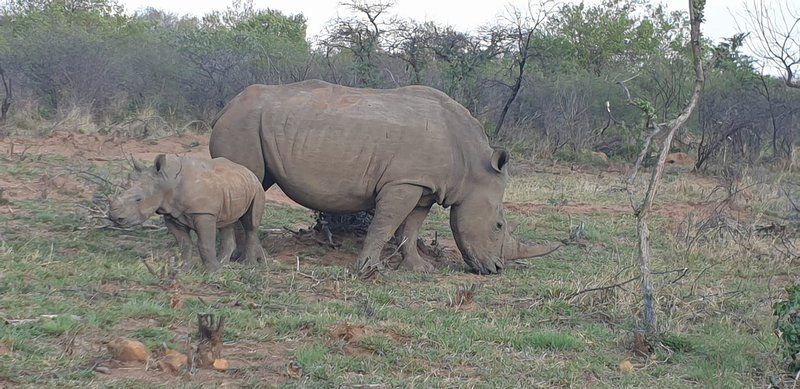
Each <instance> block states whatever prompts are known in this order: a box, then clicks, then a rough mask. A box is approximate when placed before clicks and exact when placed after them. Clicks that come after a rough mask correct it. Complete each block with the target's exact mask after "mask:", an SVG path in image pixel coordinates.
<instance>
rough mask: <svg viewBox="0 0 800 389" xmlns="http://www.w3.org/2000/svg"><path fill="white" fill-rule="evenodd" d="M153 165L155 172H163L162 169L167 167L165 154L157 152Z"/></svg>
mask: <svg viewBox="0 0 800 389" xmlns="http://www.w3.org/2000/svg"><path fill="white" fill-rule="evenodd" d="M154 166H155V168H156V171H157V172H159V173H163V172H164V169H166V168H167V156H166V155H164V154H159V155H158V156H156V161H155V165H154Z"/></svg>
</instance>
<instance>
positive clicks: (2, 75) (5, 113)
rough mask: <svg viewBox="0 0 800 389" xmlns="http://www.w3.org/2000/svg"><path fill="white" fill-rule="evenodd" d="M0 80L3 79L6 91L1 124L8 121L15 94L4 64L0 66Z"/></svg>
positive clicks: (1, 112)
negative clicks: (12, 92) (12, 91)
mask: <svg viewBox="0 0 800 389" xmlns="http://www.w3.org/2000/svg"><path fill="white" fill-rule="evenodd" d="M0 81H2V83H3V89H4V91H5V96H4V97H3V103H2V105H0V124H3V123H5V122H6V118H7V117H8V110H9V108H11V100H12V99H13V96H12V94H11V80H9V79H7V78H6V72H5V69H3V67H2V66H0Z"/></svg>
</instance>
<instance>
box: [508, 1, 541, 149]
mask: <svg viewBox="0 0 800 389" xmlns="http://www.w3.org/2000/svg"><path fill="white" fill-rule="evenodd" d="M552 4H553V3H552V2H551V1H545V2H542V3H540V4H539V5H538V7H537V9H536V11H534V10H533V9H532V8H531V4H530V3H528V9H527V11H526V12H524V13H523V11H521V10H520V9H519V8H516V7H510V8H509V9H508V16H507V18H506V20H507V22H508V24H507V25H505V26H502V27H501V28H502V29H503V30H505V33H506V34H507V37H508V38H509V40H510V43H511V44H510V45H509V47H508V49H507V50H505V53H504V54H505V55H506V56H507V57H508V58H510V62H511V64H512V66H511V67H512V69H513V73H514V84H513V85H506V86H508V87H509V89H511V93H510V94H509V96H508V98H507V99H506V102H505V104H504V105H503V109H502V110H501V111H500V117H499V118H498V119H497V125H496V126H495V136H497V137H502V135H503V123H504V122H505V120H506V115H507V114H508V109H509V108H511V104H512V103H513V102H514V99H516V98H517V94H518V93H519V89H520V87H522V80H523V78H524V77H525V67H526V65H527V64H528V60H529V59H530V58H531V57H532V56H534V55H537V54H539V53H540V52H541V51H544V50H545V48H544V47H542V46H541V45H542V42H543V40H542V39H537V38H539V37H540V36H541V35H544V32H543V31H542V26H543V25H544V23H545V22H546V21H547V17H548V15H549V13H550V12H551V11H552V9H553V6H552Z"/></svg>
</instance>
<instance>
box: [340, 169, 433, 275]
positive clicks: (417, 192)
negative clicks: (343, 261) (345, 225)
mask: <svg viewBox="0 0 800 389" xmlns="http://www.w3.org/2000/svg"><path fill="white" fill-rule="evenodd" d="M421 197H422V188H421V187H419V186H416V185H387V186H386V187H384V188H383V189H381V191H380V193H378V196H377V201H376V204H375V217H373V218H372V223H370V225H369V228H368V229H367V236H366V237H365V238H364V247H363V248H362V249H361V253H360V254H359V255H358V261H357V262H356V272H357V273H358V274H359V276H360V277H362V278H369V277H370V276H372V275H373V274H374V273H375V272H376V271H378V270H380V269H381V268H382V267H383V266H384V265H383V263H382V258H381V251H382V250H383V246H384V245H386V242H388V241H389V239H390V238H391V237H392V235H393V234H394V233H395V231H397V229H398V228H399V227H400V225H401V224H402V223H403V222H404V221H405V220H406V218H407V217H408V216H409V215H410V214H411V212H412V211H413V210H414V208H415V207H416V206H417V203H419V200H420V198H421Z"/></svg>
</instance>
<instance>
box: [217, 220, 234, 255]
mask: <svg viewBox="0 0 800 389" xmlns="http://www.w3.org/2000/svg"><path fill="white" fill-rule="evenodd" d="M219 233H220V242H221V243H222V247H221V248H220V253H219V258H218V261H219V263H225V262H228V261H230V259H231V255H232V254H233V251H234V250H236V238H235V237H234V233H233V225H229V226H225V227H222V228H220V229H219Z"/></svg>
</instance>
